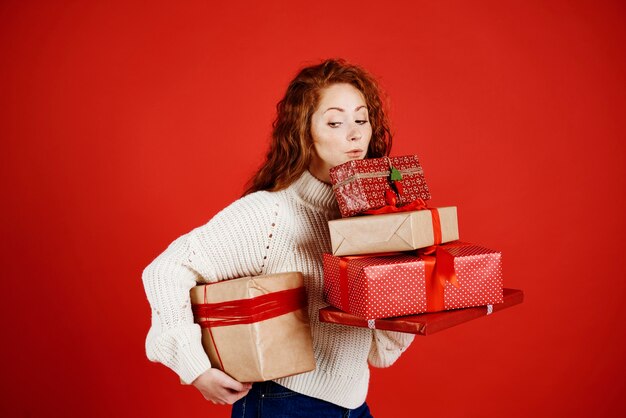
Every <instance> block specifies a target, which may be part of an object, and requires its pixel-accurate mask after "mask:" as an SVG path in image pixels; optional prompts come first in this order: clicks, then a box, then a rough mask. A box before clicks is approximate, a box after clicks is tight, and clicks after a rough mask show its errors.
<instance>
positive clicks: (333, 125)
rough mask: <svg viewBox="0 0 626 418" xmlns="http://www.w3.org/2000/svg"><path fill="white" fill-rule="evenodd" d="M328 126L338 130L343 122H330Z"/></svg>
mask: <svg viewBox="0 0 626 418" xmlns="http://www.w3.org/2000/svg"><path fill="white" fill-rule="evenodd" d="M328 126H330V127H331V128H338V127H340V126H341V122H328Z"/></svg>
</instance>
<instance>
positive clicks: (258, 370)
mask: <svg viewBox="0 0 626 418" xmlns="http://www.w3.org/2000/svg"><path fill="white" fill-rule="evenodd" d="M303 285H304V283H303V278H302V273H299V272H292V273H279V274H270V275H265V276H256V277H244V278H240V279H233V280H226V281H222V282H218V283H213V284H208V285H199V286H195V287H194V288H193V289H191V303H192V304H201V303H217V302H224V301H229V300H240V299H250V298H254V297H257V296H261V295H265V294H267V293H271V292H277V291H281V290H287V289H293V288H297V287H302V286H303ZM205 286H206V287H207V289H206V292H205V290H204V287H205ZM205 293H206V301H205V299H204V298H205ZM205 319H206V318H195V320H196V322H200V321H202V320H205ZM202 344H203V346H204V349H205V351H206V353H207V354H208V356H209V360H210V361H211V365H212V367H216V368H219V369H220V370H223V371H224V372H226V373H227V374H228V375H230V376H231V377H233V378H234V379H236V380H238V381H240V382H262V381H266V380H273V379H277V378H280V377H285V376H290V375H293V374H298V373H303V372H307V371H310V370H313V369H314V368H315V358H314V356H313V342H312V338H311V329H310V325H309V317H308V313H307V308H306V306H305V307H303V308H301V309H298V310H296V311H293V312H289V313H287V314H284V315H280V316H277V317H274V318H270V319H267V320H264V321H259V322H254V323H251V324H241V325H229V326H216V327H211V328H210V329H209V328H202ZM218 352H219V356H218Z"/></svg>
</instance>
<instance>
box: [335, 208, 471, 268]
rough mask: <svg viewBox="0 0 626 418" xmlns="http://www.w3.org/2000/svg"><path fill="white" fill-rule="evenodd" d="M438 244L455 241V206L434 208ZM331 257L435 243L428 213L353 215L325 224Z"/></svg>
mask: <svg viewBox="0 0 626 418" xmlns="http://www.w3.org/2000/svg"><path fill="white" fill-rule="evenodd" d="M437 211H438V212H439V218H440V221H441V237H442V240H441V241H442V242H449V241H454V240H457V239H459V228H458V223H457V216H456V207H454V206H449V207H443V208H437ZM328 228H329V229H330V240H331V245H332V250H333V255H338V256H340V255H358V254H371V253H382V252H391V251H410V250H416V249H418V248H424V247H428V246H430V245H433V244H434V243H435V241H434V234H433V222H432V214H431V213H430V211H429V210H417V211H413V212H398V213H388V214H384V215H368V216H356V217H353V218H343V219H335V220H332V221H329V222H328Z"/></svg>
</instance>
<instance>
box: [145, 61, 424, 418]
mask: <svg viewBox="0 0 626 418" xmlns="http://www.w3.org/2000/svg"><path fill="white" fill-rule="evenodd" d="M273 128H274V129H273V134H272V142H271V145H270V149H269V152H268V154H267V160H266V162H265V163H264V165H263V166H262V168H261V169H260V170H259V172H258V173H257V174H256V175H255V176H254V177H253V179H252V181H251V186H250V187H249V188H248V190H247V191H246V194H245V196H244V197H242V198H241V199H239V200H237V201H235V202H234V203H232V204H231V205H230V206H228V207H227V208H226V209H224V210H222V211H221V212H220V213H218V214H217V215H216V216H215V217H214V218H213V219H211V221H209V222H208V223H207V224H206V225H204V226H201V227H199V228H197V229H195V230H193V231H191V232H190V233H188V234H186V235H184V236H182V237H180V238H179V239H177V240H176V241H174V242H173V243H172V244H171V245H170V246H169V247H168V249H167V250H166V251H165V252H164V253H163V254H161V255H160V256H159V257H157V258H156V259H155V260H154V261H153V262H152V263H151V264H150V265H149V266H148V267H147V268H146V269H145V271H144V274H143V280H144V286H145V289H146V294H147V296H148V299H149V301H150V305H151V307H152V327H151V329H150V331H149V333H148V338H147V341H146V351H147V354H148V357H149V358H150V359H151V360H153V361H158V362H161V363H163V364H165V365H166V366H168V367H170V368H171V369H172V370H174V371H175V372H176V373H177V374H178V375H179V376H180V377H181V379H182V380H183V381H185V382H192V384H193V385H194V386H195V387H196V388H197V389H198V390H199V391H200V392H201V393H202V394H203V395H204V397H205V398H206V399H208V400H211V401H213V402H214V403H219V404H233V403H234V406H233V411H232V416H233V417H248V416H250V417H252V416H254V417H257V416H263V417H291V416H294V417H296V416H297V417H308V416H311V417H337V418H339V417H343V416H347V415H346V414H347V413H348V412H349V416H350V417H360V416H362V417H369V416H371V415H370V412H369V409H368V407H367V404H366V403H365V397H366V394H367V388H368V382H369V369H368V362H369V364H371V365H372V366H375V367H387V366H390V365H391V364H392V363H393V362H394V361H395V360H396V359H397V358H398V357H399V356H400V354H401V353H402V352H403V351H404V350H405V349H406V348H407V347H408V345H409V344H410V343H411V341H412V340H413V336H412V335H409V334H400V333H394V332H387V331H378V330H370V329H365V328H349V327H342V326H337V325H333V324H326V323H320V322H319V319H318V310H319V309H320V308H322V307H324V306H327V304H326V303H324V301H323V298H322V279H323V271H322V254H323V253H324V252H330V238H329V232H328V226H327V222H328V221H329V220H331V219H334V218H337V217H339V211H338V207H337V204H336V201H335V198H334V195H333V192H332V187H331V186H330V184H329V183H330V179H329V172H328V171H329V169H330V168H332V167H334V166H336V165H339V164H342V163H344V162H346V161H349V160H353V159H361V158H373V157H382V156H385V155H388V154H389V150H390V148H391V134H390V131H389V124H388V121H387V117H386V115H385V113H384V111H383V106H382V101H381V98H380V93H379V90H378V87H377V84H376V82H375V80H374V79H373V78H372V77H371V76H370V75H369V74H368V73H367V72H366V71H364V70H363V69H361V68H359V67H357V66H354V65H350V64H348V63H346V62H345V61H343V60H328V61H325V62H323V63H321V64H319V65H315V66H311V67H307V68H304V69H303V70H301V71H300V73H299V74H298V75H297V76H296V77H295V79H294V80H293V81H292V82H291V83H290V84H289V87H288V88H287V92H286V94H285V97H284V98H283V99H282V100H281V101H280V102H279V103H278V106H277V117H276V120H275V122H274V125H273ZM285 271H300V272H302V273H303V275H304V280H305V286H306V287H307V293H308V295H309V300H308V303H309V305H308V307H309V315H310V320H311V332H312V335H313V348H314V353H315V357H316V369H315V370H313V371H311V372H308V373H303V374H299V375H295V376H290V377H286V378H282V379H277V380H276V381H275V382H264V383H255V384H253V385H251V384H249V383H242V382H237V381H236V380H234V379H232V378H231V377H229V376H228V375H226V374H225V373H223V372H221V371H220V370H218V369H215V368H211V365H210V363H209V360H208V358H207V356H206V354H205V353H204V350H203V348H202V345H201V341H200V328H199V326H198V325H196V324H194V323H193V315H192V313H191V308H190V304H189V290H190V288H191V287H193V286H194V285H196V282H214V281H218V280H224V279H231V278H235V277H245V276H254V275H260V274H269V273H278V272H285ZM261 399H262V402H261Z"/></svg>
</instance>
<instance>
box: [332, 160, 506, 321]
mask: <svg viewBox="0 0 626 418" xmlns="http://www.w3.org/2000/svg"><path fill="white" fill-rule="evenodd" d="M330 176H331V181H332V183H333V189H334V192H335V195H336V197H337V201H338V203H339V208H340V211H341V214H342V217H343V218H342V219H337V220H333V221H330V222H329V229H330V236H331V244H332V254H324V295H325V298H326V300H327V302H328V303H329V304H330V305H332V306H334V307H336V308H339V309H340V310H341V311H343V312H346V313H349V314H352V315H356V316H358V317H361V318H363V319H366V320H374V319H379V318H390V317H400V316H405V315H412V314H418V313H422V312H436V311H444V310H450V309H456V308H466V307H471V306H484V305H491V304H496V303H500V302H502V301H503V288H502V265H501V254H500V252H498V251H494V250H491V249H488V248H485V247H482V246H479V245H475V244H471V243H466V242H461V241H458V239H459V233H458V223H457V212H456V207H440V208H430V207H428V206H427V204H426V202H427V201H428V200H429V199H430V192H429V189H428V186H427V184H426V181H425V180H424V174H423V171H422V168H421V166H420V164H419V161H418V159H417V157H416V156H414V155H412V156H402V157H385V158H377V159H365V160H355V161H349V162H347V163H345V164H342V165H340V166H337V167H335V168H333V169H332V170H331V172H330ZM322 320H323V318H322Z"/></svg>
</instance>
